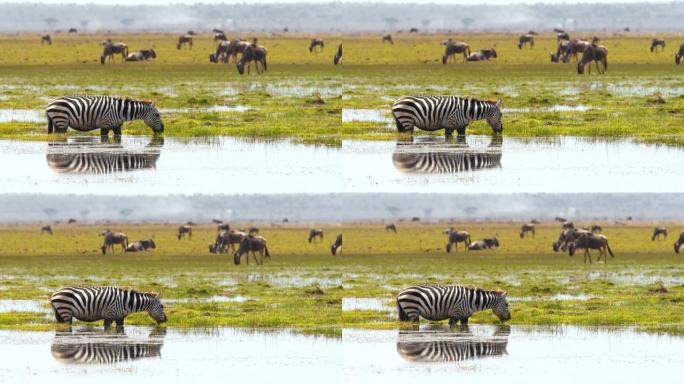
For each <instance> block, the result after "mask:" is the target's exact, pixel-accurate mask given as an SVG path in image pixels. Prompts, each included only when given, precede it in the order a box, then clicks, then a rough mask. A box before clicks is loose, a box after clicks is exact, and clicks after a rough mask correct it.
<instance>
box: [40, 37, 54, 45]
mask: <svg viewBox="0 0 684 384" xmlns="http://www.w3.org/2000/svg"><path fill="white" fill-rule="evenodd" d="M43 44H47V45H52V38H51V37H50V35H43V36H41V37H40V45H43Z"/></svg>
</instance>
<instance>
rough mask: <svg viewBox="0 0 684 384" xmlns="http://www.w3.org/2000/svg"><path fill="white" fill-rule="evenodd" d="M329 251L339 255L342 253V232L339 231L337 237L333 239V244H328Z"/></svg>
mask: <svg viewBox="0 0 684 384" xmlns="http://www.w3.org/2000/svg"><path fill="white" fill-rule="evenodd" d="M330 252H331V253H332V255H333V256H335V255H337V254H338V253H339V254H340V255H341V254H342V234H341V233H340V234H339V235H337V238H336V239H335V244H333V245H331V246H330Z"/></svg>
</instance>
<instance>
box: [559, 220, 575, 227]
mask: <svg viewBox="0 0 684 384" xmlns="http://www.w3.org/2000/svg"><path fill="white" fill-rule="evenodd" d="M562 228H563V229H571V228H575V223H573V222H572V221H566V222H564V223H563V226H562Z"/></svg>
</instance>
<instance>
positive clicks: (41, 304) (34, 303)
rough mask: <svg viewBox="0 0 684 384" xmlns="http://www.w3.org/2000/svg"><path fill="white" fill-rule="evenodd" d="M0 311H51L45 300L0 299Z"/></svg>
mask: <svg viewBox="0 0 684 384" xmlns="http://www.w3.org/2000/svg"><path fill="white" fill-rule="evenodd" d="M0 312H40V313H52V310H51V309H50V308H49V307H48V306H47V301H46V300H9V299H0Z"/></svg>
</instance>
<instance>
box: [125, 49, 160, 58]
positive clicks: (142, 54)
mask: <svg viewBox="0 0 684 384" xmlns="http://www.w3.org/2000/svg"><path fill="white" fill-rule="evenodd" d="M156 58H157V53H156V52H155V51H154V48H150V49H141V50H139V51H135V52H131V53H129V54H128V56H126V61H147V60H150V59H156Z"/></svg>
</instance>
